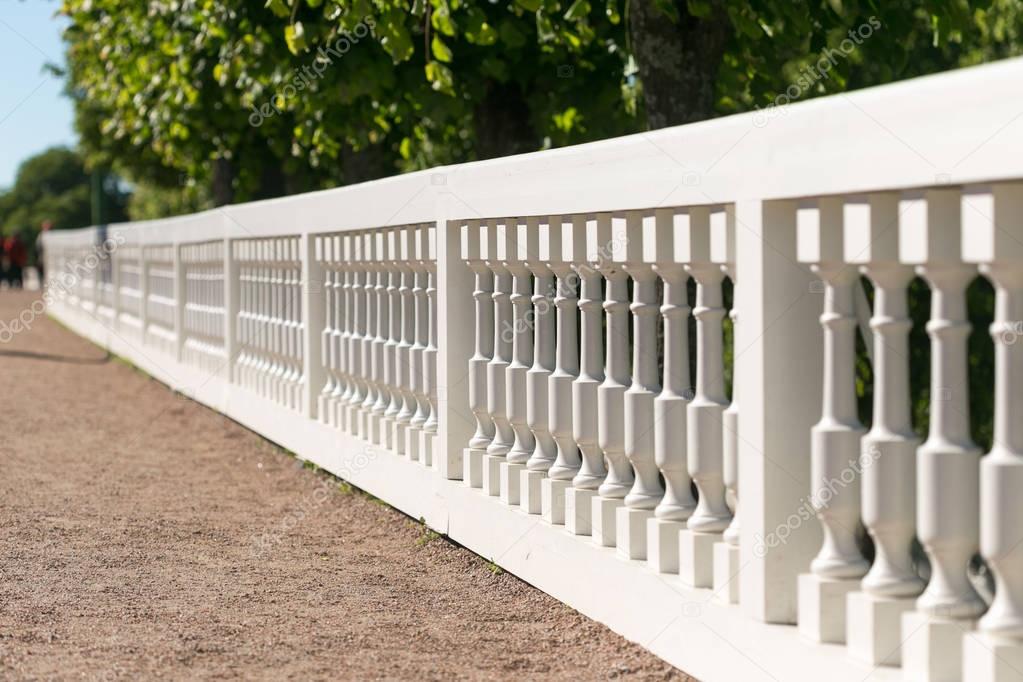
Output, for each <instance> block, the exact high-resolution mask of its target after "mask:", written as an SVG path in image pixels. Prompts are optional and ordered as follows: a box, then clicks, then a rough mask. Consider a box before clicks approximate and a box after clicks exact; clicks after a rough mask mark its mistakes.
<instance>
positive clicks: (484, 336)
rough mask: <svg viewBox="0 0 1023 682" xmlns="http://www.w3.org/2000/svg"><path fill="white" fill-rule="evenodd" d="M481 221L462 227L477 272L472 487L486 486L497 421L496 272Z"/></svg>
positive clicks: (467, 475) (468, 465) (467, 462)
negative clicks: (493, 406) (493, 386)
mask: <svg viewBox="0 0 1023 682" xmlns="http://www.w3.org/2000/svg"><path fill="white" fill-rule="evenodd" d="M482 236H483V235H482V229H481V227H480V221H478V220H470V221H469V222H468V223H466V224H465V225H462V226H461V237H462V249H461V256H462V258H463V259H464V260H465V263H466V265H467V266H468V267H469V269H470V270H471V271H472V273H473V280H474V286H473V292H472V295H473V299H474V301H475V305H474V313H475V317H474V320H473V325H472V328H473V338H474V342H475V343H474V352H473V355H472V357H471V358H469V377H468V381H469V386H468V394H469V409H470V410H471V411H472V414H473V419H474V421H475V422H476V430H475V432H474V433H473V435H472V438H471V439H470V440H469V446H468V447H467V448H466V449H465V452H464V454H463V460H462V461H463V464H464V467H465V470H464V472H463V475H462V480H464V481H465V483H466V485H468V486H470V487H472V488H482V487H483V457H484V455H486V453H487V446H489V445H490V441H491V440H493V438H494V420H493V419H491V417H490V412H488V411H487V365H488V364H489V363H490V362H491V360H492V359H493V357H494V303H493V297H492V294H493V291H494V273H493V272H492V271H491V270H490V269H489V268H488V267H487V265H486V263H485V262H484V261H483V250H485V249H484V248H483V245H481V243H480V240H481V237H482Z"/></svg>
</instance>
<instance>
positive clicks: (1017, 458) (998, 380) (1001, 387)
mask: <svg viewBox="0 0 1023 682" xmlns="http://www.w3.org/2000/svg"><path fill="white" fill-rule="evenodd" d="M1021 198H1023V185H1021V184H1020V183H1000V184H996V185H993V186H991V187H982V188H977V189H974V190H972V191H971V192H969V193H968V194H965V195H964V196H963V210H962V219H963V232H964V234H969V235H970V237H971V240H970V244H969V246H970V248H971V251H972V253H970V254H969V258H968V260H970V261H971V262H980V263H982V265H981V271H982V272H983V273H984V274H985V275H986V276H987V277H988V279H989V280H990V281H991V282H992V284H994V286H995V319H994V322H993V323H992V324H991V328H990V333H991V338H992V340H993V341H994V345H995V393H994V398H995V415H994V439H993V443H992V447H991V452H990V453H988V455H987V456H986V457H984V458H983V459H982V460H981V464H980V500H981V508H980V551H981V554H982V555H983V557H984V559H985V560H986V561H987V563H988V566H989V567H990V568H991V572H992V573H993V574H994V577H995V596H994V601H993V602H992V603H991V607H990V608H989V609H988V612H987V613H986V614H985V615H984V617H983V618H981V619H980V622H979V623H978V630H979V635H977V636H972V635H967V636H965V637H964V638H963V644H964V647H963V648H964V651H963V655H964V665H963V679H966V680H978V681H979V682H1000V681H1002V680H1014V679H1019V675H1020V671H1021V670H1023V556H1021V554H1020V548H1021V547H1023V526H1021V524H1020V523H1019V519H1021V518H1023V495H1021V494H1020V491H1021V490H1023V423H1021V421H1020V418H1019V415H1020V414H1021V412H1023V399H1021V396H1023V343H1021V338H1020V337H1021V336H1023V267H1021V264H1023V250H1021V248H1020V244H1021V243H1023V202H1021Z"/></svg>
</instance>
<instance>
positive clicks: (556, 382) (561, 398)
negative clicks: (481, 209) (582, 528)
mask: <svg viewBox="0 0 1023 682" xmlns="http://www.w3.org/2000/svg"><path fill="white" fill-rule="evenodd" d="M578 220H579V223H580V225H581V227H582V230H581V231H580V235H579V236H580V237H582V244H581V246H583V247H584V246H585V237H586V235H585V227H586V223H585V220H584V219H583V218H582V217H580V218H579V219H578ZM575 237H576V234H575V229H574V226H573V224H572V223H565V222H564V221H563V219H562V218H561V216H552V217H551V218H550V220H549V221H548V223H547V237H546V240H545V242H546V243H547V245H548V248H549V249H550V253H549V259H548V260H549V261H550V263H549V265H550V269H551V272H552V273H554V276H555V277H556V278H557V279H556V284H555V297H554V307H555V308H556V313H555V316H556V318H557V321H556V324H557V334H556V338H555V342H554V344H555V346H554V372H553V373H552V374H551V375H550V377H548V379H547V401H548V406H549V410H550V430H551V437H552V438H553V439H554V444H555V448H556V457H555V460H554V463H553V464H551V468H550V469H549V470H548V471H547V477H546V478H544V480H543V483H542V484H541V489H540V498H541V499H540V508H541V509H540V511H541V513H542V515H543V519H544V521H546V522H547V523H552V524H556V525H561V524H564V523H565V496H566V494H567V492H568V490H569V489H570V488H571V486H572V479H573V478H574V477H575V476H576V474H577V473H578V472H579V466H580V460H579V447H578V446H577V445H576V442H575V439H574V438H573V437H572V430H573V420H572V411H573V409H574V406H573V401H572V386H573V384H574V383H575V381H576V380H577V379H578V377H579V347H578V345H579V336H578V331H577V329H576V310H577V299H576V293H575V287H576V280H577V276H576V274H575V272H574V271H573V269H572V260H573V255H574V250H575V248H576V246H575ZM583 258H585V253H582V254H581V256H580V259H583Z"/></svg>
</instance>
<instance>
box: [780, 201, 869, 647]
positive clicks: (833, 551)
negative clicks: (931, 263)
mask: <svg viewBox="0 0 1023 682" xmlns="http://www.w3.org/2000/svg"><path fill="white" fill-rule="evenodd" d="M796 225H797V230H798V231H799V258H800V260H801V261H803V262H809V263H812V265H811V269H812V270H813V272H815V273H816V274H817V275H818V276H819V277H820V278H821V281H822V282H823V284H824V312H823V314H822V315H821V318H820V320H821V327H822V328H823V330H824V382H823V386H824V393H823V401H822V409H821V418H820V421H818V422H817V424H816V425H814V427H813V429H812V430H811V446H810V449H811V453H810V457H811V462H810V470H811V475H810V476H811V483H810V498H809V500H810V504H811V506H812V507H813V510H814V512H815V513H816V514H817V518H818V520H819V521H820V523H821V528H822V529H823V530H824V539H823V543H822V544H821V548H820V551H819V552H818V553H817V556H816V557H815V558H814V559H813V561H812V562H811V563H810V573H804V574H802V575H800V576H799V631H800V632H801V633H802V634H803V635H804V636H806V637H809V638H811V639H813V640H815V641H818V642H834V643H839V644H841V643H844V642H845V604H846V597H847V595H848V594H849V593H850V592H852V591H853V590H855V589H856V587H858V586H859V579H860V578H862V577H863V575H864V574H865V573H866V572H867V568H868V566H867V562H866V561H865V560H864V559H863V557H862V556H861V555H860V550H859V547H858V546H857V543H856V529H857V525H858V524H859V519H860V483H859V472H860V467H859V454H860V439H861V438H862V437H863V431H864V429H863V426H862V425H861V424H860V422H859V419H858V417H857V413H856V385H855V376H854V372H855V367H856V364H855V362H856V343H855V339H856V337H855V334H856V312H855V309H854V289H853V287H855V286H859V273H858V272H857V270H856V267H855V266H853V265H849V264H847V263H845V262H844V254H843V244H844V235H845V227H844V220H843V215H842V200H841V199H831V198H829V199H821V200H820V201H819V202H817V206H816V207H807V208H801V209H800V210H799V211H798V213H797V216H796Z"/></svg>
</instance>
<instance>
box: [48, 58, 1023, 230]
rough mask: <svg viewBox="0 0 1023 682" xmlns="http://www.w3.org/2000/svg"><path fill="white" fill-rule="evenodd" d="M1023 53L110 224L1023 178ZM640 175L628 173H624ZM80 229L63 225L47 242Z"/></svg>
mask: <svg viewBox="0 0 1023 682" xmlns="http://www.w3.org/2000/svg"><path fill="white" fill-rule="evenodd" d="M1020 82H1023V58H1018V59H1011V60H1006V61H1002V62H998V63H994V64H988V65H984V66H978V67H973V68H968V69H961V70H959V71H955V72H952V73H944V74H937V75H933V76H927V77H923V78H918V79H914V80H911V81H907V82H903V83H895V84H891V85H885V86H880V87H875V88H868V89H865V90H860V91H857V92H853V93H849V94H840V95H834V96H830V97H822V98H819V99H815V100H811V101H807V102H801V103H796V104H791V105H786V106H783V107H774V108H768V109H763V110H759V111H755V112H749V113H745V114H738V115H735V116H729V117H726V118H721V119H716V120H713V121H706V122H700V123H693V124H689V125H684V126H678V127H675V128H668V129H664V130H659V131H655V132H649V133H640V134H636V135H629V136H625V137H620V138H615V139H610V140H603V141H600V142H593V143H588V144H582V145H577V146H572V147H565V148H561V149H554V150H547V151H542V152H534V153H529V154H522V155H518V156H512V157H505V158H500V159H493V160H488V161H479V162H472V163H465V164H460V165H455V166H441V167H437V168H433V169H430V170H425V171H418V172H414V173H408V174H405V175H401V176H397V177H392V178H386V179H382V180H375V181H372V182H366V183H362V184H359V185H351V186H348V187H342V188H338V189H330V190H323V191H319V192H310V193H306V194H302V195H296V196H290V197H283V198H278V199H269V200H264V201H255V202H250V203H245V204H238V205H233V206H227V207H224V208H220V209H214V210H211V211H205V212H202V213H197V214H194V215H189V216H181V217H176V218H168V219H163V220H152V221H143V222H136V223H127V224H121V225H113V226H110V228H109V229H110V230H111V231H112V232H116V231H119V230H129V231H135V230H140V231H141V232H145V233H147V234H146V237H144V238H143V239H144V240H148V239H152V238H155V239H157V240H161V241H167V240H177V241H189V240H194V239H197V238H199V237H200V236H201V238H203V239H215V238H243V237H260V236H268V235H280V234H297V233H299V232H311V233H323V232H337V231H344V230H354V229H365V228H367V227H368V226H373V227H390V226H397V225H406V224H412V223H423V222H432V221H433V220H435V218H436V214H437V206H438V201H440V200H441V198H442V197H443V198H444V200H445V202H446V205H447V209H446V210H447V218H448V219H449V220H459V219H460V220H466V219H473V218H485V217H494V216H531V215H551V214H568V213H596V212H599V211H623V210H629V209H650V208H657V207H665V206H680V205H688V206H693V205H713V204H724V203H732V202H736V201H740V200H744V199H763V200H771V199H786V198H798V197H812V196H823V195H831V194H853V193H864V192H875V191H883V190H894V189H912V188H918V187H929V186H934V185H963V184H971V183H984V182H993V181H998V180H1005V179H1016V178H1019V177H1023V155H1020V154H1005V153H1004V150H1005V149H1023V123H1020V121H1019V119H1020V111H1019V106H1018V100H1016V99H1015V98H1013V97H1010V96H1008V93H1011V92H1015V91H1017V90H1018V87H1019V83H1020ZM624 179H628V182H623V180H624ZM65 238H69V236H68V235H67V233H66V232H64V233H51V234H48V235H47V236H46V239H47V240H56V239H65Z"/></svg>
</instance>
